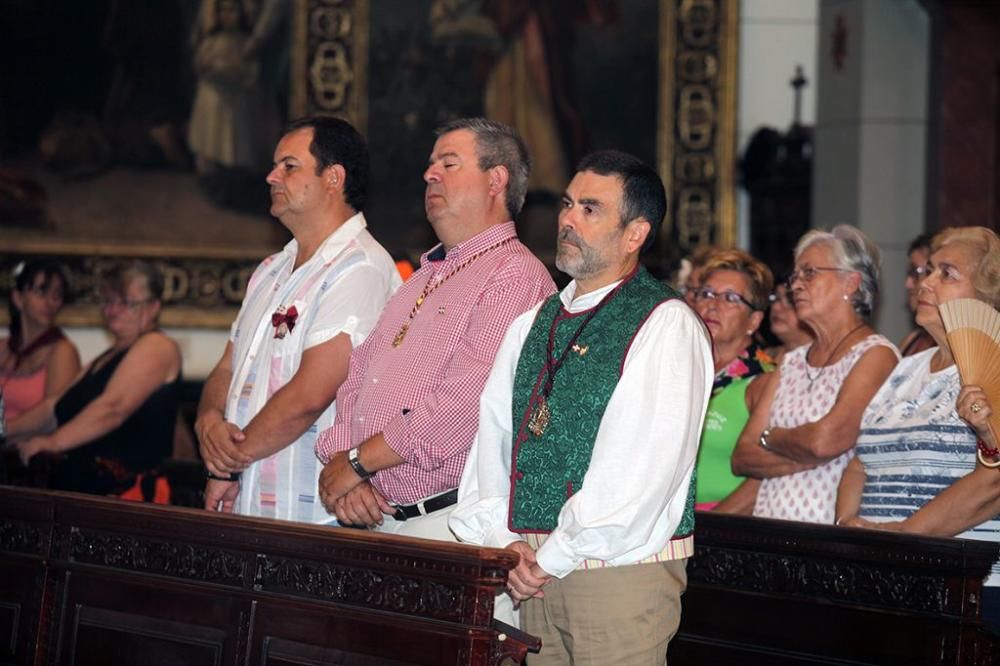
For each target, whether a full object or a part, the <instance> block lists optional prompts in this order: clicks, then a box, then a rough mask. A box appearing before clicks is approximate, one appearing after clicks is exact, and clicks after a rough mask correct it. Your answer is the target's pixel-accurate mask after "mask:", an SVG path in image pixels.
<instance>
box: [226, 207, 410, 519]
mask: <svg viewBox="0 0 1000 666" xmlns="http://www.w3.org/2000/svg"><path fill="white" fill-rule="evenodd" d="M365 227H366V223H365V218H364V216H363V215H362V214H361V213H358V214H357V215H355V216H353V217H352V218H350V219H349V220H347V221H346V222H345V223H344V224H343V225H341V226H340V227H339V228H338V229H337V230H336V231H334V232H333V233H332V234H330V236H329V237H328V238H327V239H326V240H325V241H324V242H323V244H322V245H321V246H320V248H319V249H318V250H317V251H316V253H315V254H314V255H313V256H312V257H310V259H309V260H308V261H306V262H305V263H304V264H302V265H301V266H299V267H298V268H297V269H295V270H294V271H293V270H292V268H293V267H294V265H295V256H296V253H297V251H298V244H297V243H296V242H295V241H294V240H293V241H291V242H289V243H288V245H286V246H285V248H284V249H283V250H282V251H281V252H279V253H277V254H274V255H271V256H270V257H268V258H267V259H265V260H264V261H263V262H262V263H261V264H260V266H258V267H257V270H255V271H254V274H253V276H252V277H251V278H250V282H249V284H248V285H247V293H246V297H245V298H244V299H243V306H242V307H241V309H240V314H239V316H238V317H237V319H236V322H235V323H234V324H233V328H232V333H231V336H230V340H231V341H232V344H233V358H232V364H233V379H232V382H231V383H230V385H229V396H228V399H227V402H226V420H227V421H230V422H231V423H234V424H236V425H237V426H238V427H240V428H246V426H247V424H248V423H250V421H251V420H252V419H253V418H254V417H255V416H256V415H257V413H258V412H260V410H261V409H263V407H264V405H265V404H267V401H268V400H270V399H271V396H272V395H274V393H275V392H276V391H277V390H278V389H280V388H281V387H282V386H284V385H285V384H287V383H288V382H289V381H290V380H291V379H292V377H294V376H295V373H296V372H298V369H299V364H300V362H301V361H302V353H303V352H304V351H305V350H306V349H309V348H310V347H313V346H315V345H318V344H322V343H324V342H326V341H328V340H331V339H332V338H334V337H335V336H337V335H338V334H340V333H345V334H346V335H348V336H350V338H351V346H352V347H357V346H358V345H360V344H361V343H362V342H363V341H364V339H365V338H366V337H367V336H368V333H369V332H371V330H372V328H373V327H374V326H375V322H376V321H377V320H378V317H379V314H380V313H381V312H382V308H383V306H384V305H385V302H386V300H387V299H388V298H389V296H391V295H392V293H393V292H394V291H395V290H396V289H397V288H398V287H399V285H400V282H401V280H400V279H399V273H398V272H397V270H396V266H395V264H394V263H393V261H392V258H391V257H390V256H389V253H388V252H386V251H385V249H383V248H382V246H381V245H379V244H378V242H377V241H376V240H375V239H374V238H372V236H371V234H369V233H368V231H367V230H366V229H365ZM279 306H283V307H285V308H286V309H288V308H290V307H292V306H295V309H296V311H297V313H298V318H297V319H296V321H295V324H294V326H293V327H292V329H291V330H290V331H289V332H288V333H287V334H285V335H284V336H283V337H278V334H277V329H276V327H275V326H274V324H273V323H272V320H271V317H272V315H273V314H274V312H275V311H276V310H277V309H278V307H279ZM335 414H336V403H331V404H330V406H329V407H327V408H326V410H325V411H324V412H323V413H322V414H321V415H320V417H319V418H318V419H317V420H316V423H314V424H313V425H312V426H310V427H309V429H308V430H306V432H304V433H303V434H302V436H301V437H299V438H298V439H297V440H295V441H294V442H292V443H291V444H289V445H288V446H287V447H285V448H284V449H282V450H280V451H278V452H277V453H274V454H272V455H270V456H268V457H267V458H265V459H263V460H259V461H257V462H255V463H253V464H252V465H251V466H250V467H249V468H248V469H247V470H246V471H245V472H244V473H243V479H242V482H241V485H240V495H239V498H238V499H237V503H236V512H237V513H241V514H244V515H251V516H264V517H268V518H279V519H282V520H297V521H302V522H309V523H321V522H326V521H330V520H332V518H331V516H330V515H329V514H328V513H327V512H326V511H325V510H324V509H323V506H322V504H320V502H318V501H317V500H316V487H317V483H318V480H319V473H320V471H321V470H322V465H321V464H320V463H319V461H318V460H316V455H315V453H314V447H315V443H316V435H317V433H318V432H320V431H322V430H324V429H325V428H329V427H330V426H331V425H333V419H334V416H335Z"/></svg>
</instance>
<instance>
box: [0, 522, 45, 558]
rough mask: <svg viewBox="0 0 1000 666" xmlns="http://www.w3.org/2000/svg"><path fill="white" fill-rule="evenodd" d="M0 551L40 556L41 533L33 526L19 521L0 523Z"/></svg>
mask: <svg viewBox="0 0 1000 666" xmlns="http://www.w3.org/2000/svg"><path fill="white" fill-rule="evenodd" d="M0 550H4V551H12V552H15V553H28V554H31V555H41V554H42V532H41V530H39V529H38V527H36V526H35V525H32V524H31V523H26V522H23V521H20V520H4V521H2V522H0Z"/></svg>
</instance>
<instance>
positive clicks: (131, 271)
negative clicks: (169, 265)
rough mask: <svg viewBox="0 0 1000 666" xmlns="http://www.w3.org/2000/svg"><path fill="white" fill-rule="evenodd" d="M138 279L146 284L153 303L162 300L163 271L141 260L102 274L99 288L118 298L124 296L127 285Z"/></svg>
mask: <svg viewBox="0 0 1000 666" xmlns="http://www.w3.org/2000/svg"><path fill="white" fill-rule="evenodd" d="M140 277H141V278H143V279H144V280H145V282H146V288H147V289H148V290H149V296H150V298H152V299H153V300H154V301H159V300H161V299H162V298H163V271H161V270H160V268H159V267H158V266H157V265H156V264H153V263H151V262H149V261H145V260H143V259H135V260H133V261H130V262H128V263H126V264H124V265H120V266H116V267H115V268H113V269H111V270H110V271H108V272H107V273H105V274H104V277H103V279H102V280H101V287H102V289H106V290H108V291H111V292H113V293H114V294H116V295H118V296H124V295H125V290H126V289H128V285H129V283H130V282H132V280H134V279H135V278H140Z"/></svg>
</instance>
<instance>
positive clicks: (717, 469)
mask: <svg viewBox="0 0 1000 666" xmlns="http://www.w3.org/2000/svg"><path fill="white" fill-rule="evenodd" d="M752 379H753V377H742V378H740V379H734V380H733V382H732V383H731V384H729V385H728V386H726V387H725V388H724V389H722V391H720V392H719V393H718V394H717V395H714V396H712V398H711V400H709V401H708V412H707V413H706V414H705V427H704V429H703V430H702V432H701V446H700V447H699V449H698V463H697V465H696V467H695V470H696V474H697V478H698V488H697V491H696V493H695V502H697V503H698V504H704V503H708V502H721V501H722V500H724V499H725V498H726V497H728V496H729V494H730V493H732V492H733V491H734V490H736V488H737V487H738V486H739V485H740V484H741V483H743V479H744V477H742V476H736V475H735V474H733V470H732V465H731V460H732V457H733V449H735V448H736V441H737V440H738V439H739V438H740V433H741V432H743V427H744V426H745V425H746V424H747V420H748V419H749V418H750V412H749V410H747V399H746V394H747V387H748V386H749V385H750V381H751V380H752Z"/></svg>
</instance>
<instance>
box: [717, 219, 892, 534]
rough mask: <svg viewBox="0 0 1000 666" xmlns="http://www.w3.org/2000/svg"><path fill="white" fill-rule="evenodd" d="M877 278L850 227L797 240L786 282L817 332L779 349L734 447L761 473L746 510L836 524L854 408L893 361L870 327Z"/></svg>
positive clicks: (741, 463)
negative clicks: (802, 343)
mask: <svg viewBox="0 0 1000 666" xmlns="http://www.w3.org/2000/svg"><path fill="white" fill-rule="evenodd" d="M878 278H879V251H878V248H877V247H876V246H875V245H874V244H873V243H872V242H871V241H870V240H869V239H868V238H867V237H866V236H865V235H864V234H862V233H861V232H860V231H858V230H857V229H855V228H854V227H850V226H846V225H841V226H837V227H834V228H833V229H832V230H831V231H818V230H814V231H810V232H809V233H807V234H806V235H805V236H803V237H802V240H800V241H799V244H798V246H796V248H795V270H794V272H793V273H792V275H791V279H790V281H789V284H790V286H791V288H792V294H793V298H794V301H795V311H796V313H797V314H798V316H799V319H801V320H802V321H803V322H805V324H806V325H808V326H809V328H811V329H812V331H813V333H814V334H815V339H814V342H812V343H811V344H809V345H805V346H803V347H799V348H798V349H794V350H792V351H790V352H788V353H787V354H785V358H784V359H783V360H782V362H781V365H780V366H779V367H778V370H777V371H776V372H775V375H774V376H772V377H770V378H769V381H768V383H767V387H766V388H767V390H766V391H765V395H764V397H763V398H762V400H761V401H760V403H759V404H758V405H757V408H756V409H754V411H753V413H752V414H751V416H750V420H749V421H748V422H747V426H746V428H744V429H743V434H741V435H740V440H739V443H738V444H737V445H736V451H735V452H734V453H733V473H734V474H739V475H744V476H751V477H754V478H761V479H763V481H762V482H761V485H760V490H759V491H758V492H757V501H756V503H755V505H754V510H753V515H755V516H762V517H765V518H782V519H786V520H800V521H806V522H813V523H833V519H834V505H835V502H836V497H837V484H839V483H840V476H841V474H842V473H843V471H844V467H846V466H847V463H848V461H849V460H850V456H851V449H852V448H853V447H854V442H855V440H856V439H857V435H858V430H859V426H860V423H861V413H862V412H863V411H864V408H865V406H866V405H867V404H868V402H869V401H870V400H871V398H872V396H873V395H875V391H877V390H878V388H879V387H880V386H881V385H882V382H883V381H885V378H886V377H888V376H889V373H890V372H891V371H892V368H893V367H894V366H895V365H896V361H897V360H898V352H897V351H896V348H895V347H894V346H893V344H892V343H891V342H889V341H888V340H887V339H885V338H884V337H882V336H881V335H877V334H875V332H874V331H873V330H872V327H871V325H870V324H869V318H870V317H871V313H872V308H873V307H874V303H875V298H876V295H877V293H878Z"/></svg>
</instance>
